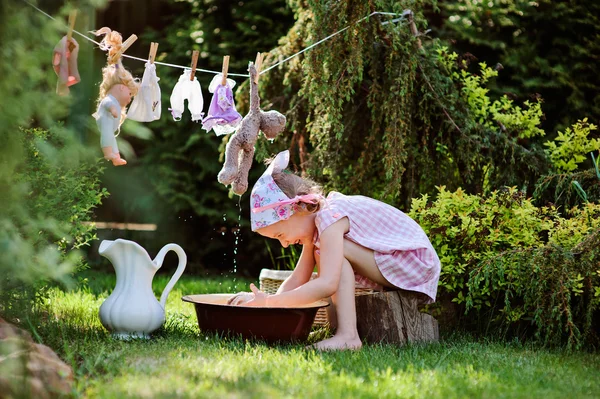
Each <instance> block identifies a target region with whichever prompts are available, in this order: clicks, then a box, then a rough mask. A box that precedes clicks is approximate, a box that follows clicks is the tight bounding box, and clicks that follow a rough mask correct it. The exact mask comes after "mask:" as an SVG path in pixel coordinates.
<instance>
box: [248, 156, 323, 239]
mask: <svg viewBox="0 0 600 399" xmlns="http://www.w3.org/2000/svg"><path fill="white" fill-rule="evenodd" d="M288 161H289V152H288V151H283V152H281V153H279V154H278V155H277V156H276V157H275V158H274V159H273V160H272V161H271V164H270V165H269V167H268V168H267V170H266V171H265V173H263V175H262V176H261V177H260V179H258V181H257V182H256V184H255V185H254V187H253V188H252V194H251V196H250V208H251V218H250V219H251V224H252V230H253V231H256V232H258V233H259V234H261V235H263V236H265V237H270V238H277V239H279V240H280V241H281V244H282V245H283V246H284V247H287V246H288V245H289V244H296V243H298V244H304V243H306V242H308V240H312V238H313V234H314V228H315V225H314V216H315V215H316V212H317V211H318V210H319V208H320V206H321V199H322V198H323V195H322V190H321V187H319V185H317V184H316V183H314V182H313V181H311V180H308V179H304V178H301V177H300V176H296V175H294V174H291V173H287V172H285V167H287V164H288Z"/></svg>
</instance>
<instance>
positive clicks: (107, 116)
mask: <svg viewBox="0 0 600 399" xmlns="http://www.w3.org/2000/svg"><path fill="white" fill-rule="evenodd" d="M111 106H114V107H116V108H117V115H118V116H117V117H116V118H115V117H114V116H112V114H111V113H110V107H111ZM92 116H93V117H94V118H96V124H97V125H98V129H99V130H100V146H101V147H102V148H104V147H112V151H113V153H117V152H119V147H117V138H116V136H115V132H116V131H117V130H119V126H120V124H121V104H119V102H118V101H117V99H116V98H114V97H113V96H111V95H110V94H109V95H108V96H106V97H104V98H103V99H102V101H100V104H99V105H98V111H96V113H95V114H93V115H92Z"/></svg>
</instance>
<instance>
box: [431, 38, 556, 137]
mask: <svg viewBox="0 0 600 399" xmlns="http://www.w3.org/2000/svg"><path fill="white" fill-rule="evenodd" d="M447 52H448V48H447V47H441V48H438V49H437V53H438V55H439V56H440V62H441V63H443V64H444V67H446V68H447V69H448V70H450V71H452V79H453V80H454V81H457V82H460V83H461V84H462V90H461V91H462V92H463V94H464V95H465V98H466V101H467V104H468V106H469V110H470V111H471V115H472V117H473V118H474V119H475V120H476V121H477V123H480V124H482V125H484V126H486V127H488V128H493V127H494V126H496V125H499V126H500V127H501V129H502V130H503V131H505V132H507V134H508V135H510V136H516V137H517V138H520V139H525V138H531V137H535V136H543V135H544V134H545V133H544V131H543V130H542V129H540V128H539V124H540V118H541V116H542V108H541V104H540V102H539V101H536V102H534V103H530V102H529V101H525V102H524V103H523V105H525V107H526V109H525V110H523V109H522V108H521V107H519V106H518V105H513V100H510V99H509V98H508V96H507V95H503V96H502V97H501V98H500V100H494V101H492V100H491V99H490V97H489V96H488V92H489V89H487V88H485V87H482V86H484V85H485V84H487V83H488V81H489V80H490V79H491V78H493V77H496V76H498V71H497V70H494V69H492V68H490V67H488V66H487V65H486V63H485V62H480V63H479V68H480V69H481V72H480V75H473V74H472V73H469V72H468V71H467V70H466V69H461V70H460V71H458V70H457V64H456V63H451V62H449V61H452V60H457V59H458V54H456V53H451V54H449V55H448V56H447V59H444V55H445V54H447ZM462 64H463V65H462V67H463V68H466V67H467V66H468V64H467V62H466V60H462Z"/></svg>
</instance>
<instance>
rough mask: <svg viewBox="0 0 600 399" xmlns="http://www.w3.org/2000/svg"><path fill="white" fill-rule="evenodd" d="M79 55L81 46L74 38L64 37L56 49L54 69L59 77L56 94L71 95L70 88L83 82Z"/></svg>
mask: <svg viewBox="0 0 600 399" xmlns="http://www.w3.org/2000/svg"><path fill="white" fill-rule="evenodd" d="M78 54H79V44H78V43H77V41H76V40H75V39H74V38H73V37H71V38H68V37H67V36H66V35H65V36H63V38H62V39H60V42H58V44H57V45H56V47H54V51H53V54H52V67H53V68H54V72H56V75H57V76H58V82H57V84H56V94H58V95H60V96H65V95H67V94H69V87H70V86H73V85H74V84H76V83H79V82H80V81H81V78H80V77H79V71H78V70H77V55H78Z"/></svg>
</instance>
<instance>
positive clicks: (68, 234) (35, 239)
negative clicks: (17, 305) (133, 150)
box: [0, 128, 108, 309]
mask: <svg viewBox="0 0 600 399" xmlns="http://www.w3.org/2000/svg"><path fill="white" fill-rule="evenodd" d="M19 135H20V136H21V139H22V145H23V149H24V151H25V159H24V160H23V162H22V163H21V164H20V165H19V167H18V168H17V169H16V173H15V175H14V176H13V178H14V183H13V184H14V185H15V186H16V187H17V189H18V190H19V192H20V193H21V195H22V197H21V199H20V201H22V203H21V204H14V203H13V204H11V205H9V209H8V215H9V216H10V219H4V220H3V221H2V222H3V223H2V224H3V227H4V228H3V229H2V230H3V233H2V234H3V235H4V237H3V238H4V240H7V239H11V240H12V245H6V243H7V241H4V243H5V245H6V252H5V253H4V256H7V257H9V258H11V259H12V260H13V262H14V263H13V264H12V267H11V269H8V270H7V269H5V272H6V274H5V276H4V277H3V279H2V280H1V282H0V288H1V289H0V299H1V300H0V303H2V306H3V307H5V309H6V308H8V307H9V306H10V305H11V303H12V301H11V298H13V299H14V298H21V299H27V298H28V296H29V295H31V294H34V293H35V292H39V291H40V290H41V288H42V287H44V286H46V285H47V282H48V280H57V281H61V282H63V283H65V284H67V283H69V281H70V280H69V278H68V273H70V272H73V271H77V270H82V269H84V268H86V267H87V264H86V263H85V260H84V258H83V256H82V254H81V252H79V251H77V250H78V249H82V248H83V247H85V246H87V245H89V243H90V242H91V241H92V240H95V239H97V237H96V234H95V227H94V224H93V223H91V220H92V216H93V215H92V212H93V209H94V208H95V207H96V206H98V205H99V204H100V203H101V201H102V199H103V198H105V197H107V196H108V192H107V191H106V189H102V188H100V175H101V174H102V171H103V168H102V166H100V164H99V163H98V161H93V162H82V163H79V164H77V165H73V166H70V165H57V164H56V162H55V160H54V159H52V158H54V157H56V159H61V158H62V157H64V156H65V154H64V152H65V149H64V144H65V143H64V142H63V141H62V140H61V139H59V138H58V137H57V136H56V135H55V134H53V133H51V132H50V131H47V130H43V129H39V128H33V129H23V130H21V131H19ZM0 241H1V240H0ZM26 242H27V243H28V244H29V245H31V247H30V248H28V247H27V246H26V245H25V243H26ZM36 252H37V253H36ZM15 289H18V292H19V294H18V295H17V294H16V292H15V291H14V290H15Z"/></svg>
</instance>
